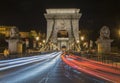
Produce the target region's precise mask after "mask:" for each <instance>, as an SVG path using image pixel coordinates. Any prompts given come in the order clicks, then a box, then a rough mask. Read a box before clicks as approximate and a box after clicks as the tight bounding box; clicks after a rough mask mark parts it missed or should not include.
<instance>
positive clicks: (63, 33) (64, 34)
mask: <svg viewBox="0 0 120 83" xmlns="http://www.w3.org/2000/svg"><path fill="white" fill-rule="evenodd" d="M57 37H58V38H68V32H67V31H66V30H59V31H58V33H57Z"/></svg>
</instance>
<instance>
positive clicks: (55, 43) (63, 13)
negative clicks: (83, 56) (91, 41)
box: [44, 8, 82, 51]
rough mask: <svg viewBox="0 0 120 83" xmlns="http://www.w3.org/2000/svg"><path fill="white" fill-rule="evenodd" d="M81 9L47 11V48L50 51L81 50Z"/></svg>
mask: <svg viewBox="0 0 120 83" xmlns="http://www.w3.org/2000/svg"><path fill="white" fill-rule="evenodd" d="M79 12H80V9H77V8H73V9H46V13H45V14H44V15H45V18H46V20H47V38H46V46H47V47H46V48H47V49H48V50H55V49H58V50H61V49H63V48H65V50H76V51H77V50H80V47H79V19H80V17H81V15H82V14H81V13H79Z"/></svg>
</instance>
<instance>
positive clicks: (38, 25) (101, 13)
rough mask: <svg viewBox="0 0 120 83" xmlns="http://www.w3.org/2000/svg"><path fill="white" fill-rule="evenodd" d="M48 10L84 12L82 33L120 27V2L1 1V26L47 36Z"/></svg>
mask: <svg viewBox="0 0 120 83" xmlns="http://www.w3.org/2000/svg"><path fill="white" fill-rule="evenodd" d="M46 8H80V9H81V13H82V17H81V19H80V25H79V27H80V29H89V30H91V29H92V30H99V29H100V28H101V27H102V26H103V25H107V26H109V27H110V29H113V28H119V27H120V0H0V25H15V26H17V27H18V28H19V30H20V31H30V30H31V29H35V30H37V31H42V32H46V20H45V18H44V15H43V14H44V13H45V9H46Z"/></svg>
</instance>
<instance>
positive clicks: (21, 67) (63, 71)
mask: <svg viewBox="0 0 120 83" xmlns="http://www.w3.org/2000/svg"><path fill="white" fill-rule="evenodd" d="M61 54H62V52H53V53H50V54H41V55H37V56H30V57H23V58H17V59H10V60H1V61H0V83H104V81H101V80H96V79H95V78H93V77H91V76H89V75H86V74H83V73H82V72H79V71H77V70H75V69H73V68H72V67H70V66H68V65H66V64H65V63H63V62H62V60H61Z"/></svg>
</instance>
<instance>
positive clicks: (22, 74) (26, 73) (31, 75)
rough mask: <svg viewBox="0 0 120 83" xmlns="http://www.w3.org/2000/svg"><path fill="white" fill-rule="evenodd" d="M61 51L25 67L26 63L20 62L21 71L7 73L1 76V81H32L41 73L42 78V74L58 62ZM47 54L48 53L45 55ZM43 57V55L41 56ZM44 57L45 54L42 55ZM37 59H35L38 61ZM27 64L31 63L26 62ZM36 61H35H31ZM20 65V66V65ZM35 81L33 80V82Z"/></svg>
mask: <svg viewBox="0 0 120 83" xmlns="http://www.w3.org/2000/svg"><path fill="white" fill-rule="evenodd" d="M60 55H61V52H57V53H54V54H52V55H51V54H50V56H49V57H45V58H46V59H45V58H44V60H43V61H41V60H39V61H41V62H38V63H36V64H34V65H31V66H27V67H24V66H23V65H24V64H22V65H21V64H18V65H19V66H23V68H21V69H20V70H19V71H15V72H12V73H7V74H6V75H3V76H0V83H26V81H27V83H30V82H31V81H29V80H31V79H35V77H36V76H37V75H40V76H41V77H40V78H41V79H42V76H43V75H42V74H43V73H44V72H46V71H48V70H50V69H51V68H53V66H54V65H55V64H56V63H57V61H58V59H59V58H60ZM45 56H47V55H45ZM39 57H41V56H39ZM42 57H43V56H42ZM36 61H37V60H35V62H36ZM25 63H26V64H29V63H27V62H25ZM31 63H34V62H31ZM19 66H18V67H19ZM32 83H33V82H32Z"/></svg>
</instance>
